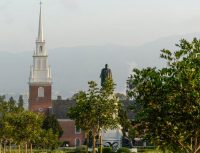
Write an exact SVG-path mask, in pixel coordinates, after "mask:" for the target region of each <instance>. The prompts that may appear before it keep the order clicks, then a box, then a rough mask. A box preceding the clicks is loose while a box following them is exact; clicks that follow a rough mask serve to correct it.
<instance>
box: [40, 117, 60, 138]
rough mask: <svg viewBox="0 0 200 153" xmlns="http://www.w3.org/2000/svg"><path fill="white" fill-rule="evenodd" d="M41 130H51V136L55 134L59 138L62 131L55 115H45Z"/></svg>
mask: <svg viewBox="0 0 200 153" xmlns="http://www.w3.org/2000/svg"><path fill="white" fill-rule="evenodd" d="M42 128H43V129H45V130H49V129H52V131H53V134H57V135H58V136H59V137H61V136H62V134H63V130H62V128H61V126H60V124H59V123H58V120H57V118H56V116H55V115H47V116H45V119H44V121H43V124H42Z"/></svg>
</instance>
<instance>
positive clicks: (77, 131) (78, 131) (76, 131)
mask: <svg viewBox="0 0 200 153" xmlns="http://www.w3.org/2000/svg"><path fill="white" fill-rule="evenodd" d="M80 133H81V129H80V128H79V127H77V126H75V134H80Z"/></svg>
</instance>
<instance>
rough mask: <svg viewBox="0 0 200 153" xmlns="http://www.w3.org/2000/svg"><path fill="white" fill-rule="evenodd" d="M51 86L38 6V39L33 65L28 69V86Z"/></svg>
mask: <svg viewBox="0 0 200 153" xmlns="http://www.w3.org/2000/svg"><path fill="white" fill-rule="evenodd" d="M35 83H36V84H38V83H41V84H51V83H52V76H51V68H50V66H49V65H48V55H47V50H46V49H45V40H44V34H43V23H42V9H41V4H40V15H39V28H38V38H37V40H36V50H35V51H34V54H33V65H32V66H31V68H30V77H29V84H35Z"/></svg>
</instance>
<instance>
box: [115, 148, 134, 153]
mask: <svg viewBox="0 0 200 153" xmlns="http://www.w3.org/2000/svg"><path fill="white" fill-rule="evenodd" d="M117 153H131V151H130V150H129V149H128V148H124V147H122V148H119V149H118V150H117Z"/></svg>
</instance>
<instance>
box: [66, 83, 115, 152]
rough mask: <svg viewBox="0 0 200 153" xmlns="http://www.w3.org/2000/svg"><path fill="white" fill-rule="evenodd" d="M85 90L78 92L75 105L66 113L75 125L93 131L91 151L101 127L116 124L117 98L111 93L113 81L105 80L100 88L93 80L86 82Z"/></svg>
mask: <svg viewBox="0 0 200 153" xmlns="http://www.w3.org/2000/svg"><path fill="white" fill-rule="evenodd" d="M88 85H89V89H88V91H87V92H83V91H81V92H79V93H78V95H77V97H76V106H75V107H72V108H71V109H70V111H69V113H68V115H69V116H70V118H71V119H74V120H75V123H76V126H78V127H80V128H81V129H83V130H85V131H86V133H87V134H89V131H92V133H93V153H95V152H96V150H95V148H96V136H97V135H98V134H99V132H100V130H101V129H105V130H108V129H113V128H115V127H117V125H118V116H117V113H118V108H119V102H118V99H117V98H116V97H115V95H114V94H113V92H114V83H113V81H112V80H107V81H106V82H105V84H104V86H103V87H102V88H98V85H97V83H96V82H94V81H90V82H88Z"/></svg>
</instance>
